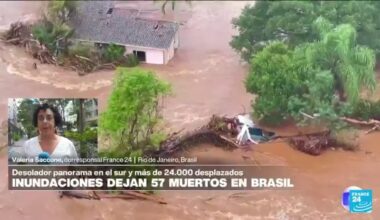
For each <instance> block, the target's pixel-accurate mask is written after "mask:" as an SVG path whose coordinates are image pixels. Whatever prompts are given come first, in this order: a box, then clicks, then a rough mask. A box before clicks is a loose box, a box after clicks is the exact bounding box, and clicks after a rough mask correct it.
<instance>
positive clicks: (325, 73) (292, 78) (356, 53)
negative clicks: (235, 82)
mask: <svg viewBox="0 0 380 220" xmlns="http://www.w3.org/2000/svg"><path fill="white" fill-rule="evenodd" d="M313 27H314V28H315V29H316V33H319V37H320V40H319V41H315V42H312V43H304V44H301V45H299V46H297V47H295V48H294V49H291V48H289V47H288V46H287V45H286V44H284V43H281V42H274V43H271V44H269V45H268V46H267V47H265V48H264V49H263V50H262V51H261V52H259V53H257V54H256V55H255V56H254V57H253V59H252V61H251V70H250V73H249V75H248V77H247V81H246V88H247V91H248V92H251V93H255V94H257V95H258V98H257V99H256V101H255V104H254V106H253V109H254V113H255V116H256V117H258V118H259V119H260V120H262V121H263V122H266V123H271V124H273V123H275V122H277V123H280V122H281V121H282V120H284V119H286V118H289V117H290V116H292V117H293V118H296V119H299V118H297V115H298V116H299V115H300V112H305V113H308V114H311V115H313V114H317V115H319V116H321V117H320V118H322V119H329V120H333V119H334V118H337V116H338V115H342V114H344V111H346V110H347V109H348V107H347V106H355V105H356V104H357V102H358V101H359V100H360V92H361V91H362V89H364V88H366V89H370V90H373V89H374V88H375V85H376V84H375V78H374V63H375V56H374V53H373V51H372V50H370V49H368V48H366V47H363V46H359V45H358V44H357V42H356V31H355V29H354V28H353V27H352V26H351V25H348V24H342V25H338V26H336V27H335V28H334V26H333V25H332V24H331V23H329V22H328V21H327V20H325V19H323V18H319V19H317V20H316V21H315V22H314V25H313Z"/></svg>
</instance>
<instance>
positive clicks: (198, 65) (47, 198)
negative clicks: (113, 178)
mask: <svg viewBox="0 0 380 220" xmlns="http://www.w3.org/2000/svg"><path fill="white" fill-rule="evenodd" d="M7 4H8V3H4V2H0V11H2V12H1V13H0V26H4V25H6V24H8V23H9V22H10V21H14V20H17V19H16V18H18V17H20V16H24V17H25V16H27V17H28V16H31V14H33V13H36V12H38V11H39V7H40V5H39V4H38V3H36V2H32V3H25V2H17V1H16V2H14V3H9V4H8V5H7ZM130 4H133V5H135V7H144V8H145V7H151V8H155V9H157V11H156V14H154V13H153V14H151V16H159V13H158V12H159V4H156V5H154V4H151V3H149V4H148V3H140V2H131V3H130ZM245 4H246V2H227V1H221V2H198V1H194V2H192V4H191V6H188V5H187V4H185V3H180V4H178V5H177V8H176V11H175V12H174V13H172V12H171V11H168V14H167V15H166V16H165V18H166V19H176V20H178V21H180V22H182V23H183V25H181V29H180V48H179V49H178V51H177V53H176V55H175V58H174V59H173V60H172V61H171V62H170V63H169V64H168V65H166V66H155V65H143V66H144V67H145V68H148V69H151V70H154V71H155V72H156V73H157V74H158V75H159V76H160V77H161V78H163V79H165V80H167V81H169V82H170V83H171V84H172V86H173V92H174V94H173V96H171V97H169V98H168V99H166V101H165V109H164V117H165V121H167V123H168V126H169V127H170V128H172V130H178V129H181V128H186V129H188V130H190V129H193V128H196V127H198V126H200V125H202V124H203V123H204V122H205V121H207V120H208V118H209V117H210V116H211V114H214V113H215V114H222V115H233V114H236V113H241V112H243V111H246V112H248V111H250V110H251V108H250V100H252V99H253V96H252V95H250V94H248V93H247V92H246V91H245V88H244V84H243V80H244V77H245V75H246V73H247V71H248V67H247V65H246V64H244V63H242V62H241V61H240V59H239V57H238V55H237V54H236V53H235V52H234V51H233V50H232V49H231V48H230V47H229V45H228V42H229V41H230V39H231V35H232V34H233V33H234V30H233V29H232V27H231V19H232V18H233V17H235V16H238V15H239V13H240V10H241V8H242V7H244V5H245ZM12 10H13V13H12ZM4 11H5V12H4ZM12 18H13V19H12ZM33 62H35V61H34V60H33V59H31V58H30V57H28V56H27V55H26V54H25V53H24V51H23V50H22V49H21V48H17V47H12V46H8V45H5V44H3V43H0V89H1V92H0V121H3V120H6V113H7V98H8V97H96V98H99V101H100V102H99V103H100V109H101V110H102V109H104V108H105V106H106V101H107V97H108V96H109V93H110V91H111V85H112V79H113V72H112V71H104V72H98V73H93V74H89V75H86V76H82V77H79V76H78V75H77V74H76V73H74V72H71V71H67V70H63V69H61V68H58V67H55V66H51V65H39V67H38V70H33V68H32V64H33ZM279 132H283V133H284V134H291V133H293V132H294V131H293V130H292V129H291V128H286V129H282V130H279ZM2 138H3V140H0V142H1V141H3V142H4V137H2ZM379 140H380V133H379V132H377V133H376V132H374V133H371V134H368V135H364V134H363V135H361V136H360V147H361V148H360V151H358V152H346V151H342V150H329V151H327V152H325V153H324V154H322V155H321V156H318V157H313V156H309V155H305V154H303V153H301V152H298V151H296V150H293V149H292V148H291V147H289V146H288V144H287V143H286V142H283V141H281V140H279V141H277V142H274V143H267V144H261V145H257V146H253V147H252V149H250V150H248V151H247V150H242V149H237V150H235V151H233V152H230V151H224V150H221V149H219V148H216V147H214V146H210V145H201V146H197V147H194V148H193V149H191V150H190V151H189V152H187V154H188V155H191V156H198V158H199V160H201V161H207V160H213V161H220V162H223V163H226V164H232V163H247V162H250V161H256V162H258V164H260V165H262V166H265V165H282V166H287V167H289V169H291V170H292V172H293V173H294V175H295V178H296V180H297V182H296V183H297V184H296V187H295V189H294V190H277V191H274V190H272V191H269V190H262V191H246V192H236V191H225V192H220V191H174V192H168V191H167V192H160V193H159V195H160V196H161V197H163V199H164V200H165V201H167V202H168V204H167V205H159V204H155V203H153V202H149V201H136V200H132V201H123V200H107V199H105V200H102V201H89V200H78V199H69V198H63V199H59V197H58V194H57V193H55V192H49V191H46V192H33V191H22V192H21V191H8V190H7V175H6V173H7V169H6V168H7V160H6V154H5V152H4V151H3V152H2V154H1V156H0V218H1V219H41V220H44V219H58V220H59V219H99V220H103V219H104V220H113V219H115V220H116V219H128V218H129V219H153V218H155V219H191V220H193V219H218V220H219V219H260V220H261V219H264V220H265V219H268V220H269V219H273V220H278V219H280V220H288V219H289V220H293V219H311V220H314V219H316V220H320V219H328V220H329V219H337V220H341V219H363V220H364V219H373V220H375V219H380V201H379V198H380V197H379V196H378V192H380V172H379V168H380V146H379ZM351 185H357V186H360V187H362V188H370V189H372V190H373V192H374V201H373V202H374V207H373V210H374V211H373V213H372V214H369V215H366V214H362V215H352V214H349V213H347V211H346V210H344V209H343V208H342V207H341V204H340V197H341V193H342V191H343V190H344V189H345V188H346V187H348V186H351Z"/></svg>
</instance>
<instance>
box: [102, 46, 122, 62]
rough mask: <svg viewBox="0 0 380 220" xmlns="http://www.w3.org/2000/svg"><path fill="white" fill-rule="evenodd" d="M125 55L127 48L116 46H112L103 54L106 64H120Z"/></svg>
mask: <svg viewBox="0 0 380 220" xmlns="http://www.w3.org/2000/svg"><path fill="white" fill-rule="evenodd" d="M124 53H125V47H124V46H119V45H116V44H110V45H108V46H107V48H106V50H105V51H104V54H103V59H104V60H105V61H106V62H112V63H114V62H119V61H120V60H121V59H122V58H123V56H124Z"/></svg>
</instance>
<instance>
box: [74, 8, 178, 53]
mask: <svg viewBox="0 0 380 220" xmlns="http://www.w3.org/2000/svg"><path fill="white" fill-rule="evenodd" d="M110 9H111V10H110ZM70 22H71V24H72V25H73V26H74V28H75V33H74V36H73V37H74V38H77V39H80V40H87V41H94V42H105V43H115V44H122V45H136V46H142V47H151V48H161V49H166V48H169V47H170V44H171V43H172V41H173V38H174V36H175V34H176V33H177V31H178V28H179V25H178V24H177V23H174V22H168V21H156V20H148V19H142V18H138V17H137V10H135V11H133V10H126V9H121V8H114V7H113V3H112V2H110V1H85V2H81V3H79V4H78V7H77V10H76V12H75V13H74V14H73V16H72V18H71V21H70Z"/></svg>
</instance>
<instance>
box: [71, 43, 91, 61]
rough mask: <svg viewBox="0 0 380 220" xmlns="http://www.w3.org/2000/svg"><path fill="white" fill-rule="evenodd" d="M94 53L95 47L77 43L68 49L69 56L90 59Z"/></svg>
mask: <svg viewBox="0 0 380 220" xmlns="http://www.w3.org/2000/svg"><path fill="white" fill-rule="evenodd" d="M95 53H96V49H95V46H94V45H92V44H86V43H77V44H75V45H73V46H71V47H70V48H69V56H75V55H78V56H82V57H87V58H91V57H93V56H94V54H95Z"/></svg>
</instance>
